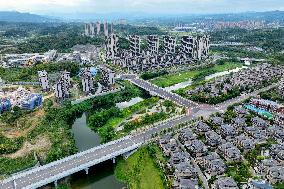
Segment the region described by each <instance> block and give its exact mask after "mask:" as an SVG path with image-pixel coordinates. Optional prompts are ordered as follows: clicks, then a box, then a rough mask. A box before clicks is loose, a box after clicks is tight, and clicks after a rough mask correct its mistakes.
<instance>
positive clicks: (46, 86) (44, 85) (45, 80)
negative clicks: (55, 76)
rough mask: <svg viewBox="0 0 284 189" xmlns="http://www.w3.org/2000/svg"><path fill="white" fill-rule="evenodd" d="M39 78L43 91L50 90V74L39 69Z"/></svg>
mask: <svg viewBox="0 0 284 189" xmlns="http://www.w3.org/2000/svg"><path fill="white" fill-rule="evenodd" d="M38 78H39V82H40V85H41V88H42V90H43V91H49V81H48V74H47V72H46V71H45V70H42V71H38Z"/></svg>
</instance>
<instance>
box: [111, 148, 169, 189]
mask: <svg viewBox="0 0 284 189" xmlns="http://www.w3.org/2000/svg"><path fill="white" fill-rule="evenodd" d="M115 175H116V177H117V178H118V179H119V180H120V181H122V182H125V183H127V184H128V186H129V188H131V189H138V188H139V189H142V188H145V189H146V188H155V189H164V188H166V185H165V184H164V181H163V178H164V175H163V172H162V171H161V170H160V169H159V167H158V166H157V164H156V163H155V161H154V159H153V156H152V155H151V152H150V150H149V148H147V147H142V148H140V149H139V150H138V151H137V152H135V153H134V154H133V155H131V156H130V157H129V158H128V159H127V160H124V159H119V160H118V162H117V166H116V169H115Z"/></svg>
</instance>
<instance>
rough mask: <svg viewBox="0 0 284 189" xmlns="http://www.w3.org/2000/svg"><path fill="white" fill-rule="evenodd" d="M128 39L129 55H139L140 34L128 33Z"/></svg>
mask: <svg viewBox="0 0 284 189" xmlns="http://www.w3.org/2000/svg"><path fill="white" fill-rule="evenodd" d="M128 40H129V43H130V53H131V56H134V57H135V56H139V55H140V42H141V40H140V36H138V35H130V36H128Z"/></svg>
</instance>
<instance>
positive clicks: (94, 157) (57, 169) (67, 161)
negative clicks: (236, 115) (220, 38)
mask: <svg viewBox="0 0 284 189" xmlns="http://www.w3.org/2000/svg"><path fill="white" fill-rule="evenodd" d="M123 77H125V79H129V80H131V81H132V82H133V83H135V84H137V85H138V86H141V87H143V88H144V89H146V90H149V91H152V92H155V93H157V94H159V95H161V96H162V97H164V98H168V99H170V100H172V101H174V102H176V103H178V104H181V105H183V106H185V107H187V108H190V109H191V113H190V114H189V115H184V116H180V117H177V118H174V119H170V120H166V121H163V122H161V123H157V124H155V125H154V126H153V127H150V128H148V129H145V130H144V131H140V132H136V133H134V134H132V135H128V136H126V137H124V138H122V139H119V140H116V141H112V142H109V143H107V144H104V145H100V146H98V147H95V148H92V149H90V150H87V151H84V152H80V153H77V154H75V155H72V156H69V157H66V158H64V159H62V160H58V161H56V162H52V163H50V164H47V165H44V166H41V167H38V168H34V169H31V170H29V171H26V172H23V173H19V174H17V175H14V176H13V177H10V178H8V179H7V180H5V181H4V182H1V183H0V188H1V189H13V188H16V189H18V188H19V189H28V188H29V189H30V188H37V187H41V186H44V185H46V184H48V183H52V182H54V181H56V180H59V179H61V178H64V177H66V176H69V175H71V174H73V173H76V172H79V171H81V170H84V169H87V168H89V167H91V166H93V165H96V164H99V163H101V162H103V161H106V160H109V159H112V158H115V157H117V156H119V155H122V154H124V153H127V152H129V151H132V150H134V149H137V148H138V147H140V146H141V145H143V144H144V143H146V142H148V141H149V139H151V138H152V136H153V135H154V134H157V133H160V132H161V131H162V130H164V129H168V128H172V127H174V126H177V125H179V124H182V123H185V122H188V121H190V120H193V119H195V118H197V117H199V116H209V115H210V114H212V113H216V112H222V111H225V109H226V108H227V107H228V106H229V105H232V104H234V103H237V102H240V101H242V100H244V99H245V98H248V97H250V96H254V95H256V94H257V93H259V92H262V91H265V90H269V89H271V88H272V87H275V86H276V85H277V84H273V85H271V86H269V87H266V88H264V89H261V90H258V91H255V92H253V93H250V94H246V95H243V96H240V97H238V98H235V99H232V100H228V101H226V102H224V103H221V104H219V105H216V106H210V105H198V104H196V103H193V102H191V101H189V100H186V99H184V98H181V97H179V96H178V95H175V94H172V93H169V92H167V91H165V90H162V89H160V88H159V87H157V86H154V85H151V84H149V83H148V82H145V81H143V80H140V79H137V78H136V77H135V76H131V75H130V76H129V75H127V76H123ZM15 185H16V187H15Z"/></svg>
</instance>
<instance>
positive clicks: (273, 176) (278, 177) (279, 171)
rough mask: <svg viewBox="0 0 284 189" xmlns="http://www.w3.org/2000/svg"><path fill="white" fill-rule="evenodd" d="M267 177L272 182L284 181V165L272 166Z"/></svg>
mask: <svg viewBox="0 0 284 189" xmlns="http://www.w3.org/2000/svg"><path fill="white" fill-rule="evenodd" d="M267 179H268V180H269V182H270V183H272V184H275V183H279V182H284V167H283V166H276V167H270V168H269V169H268V174H267Z"/></svg>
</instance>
